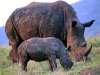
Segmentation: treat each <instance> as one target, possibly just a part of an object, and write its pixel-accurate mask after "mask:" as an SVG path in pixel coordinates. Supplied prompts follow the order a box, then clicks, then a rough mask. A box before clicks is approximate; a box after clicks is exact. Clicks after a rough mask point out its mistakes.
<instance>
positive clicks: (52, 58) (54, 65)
mask: <svg viewBox="0 0 100 75" xmlns="http://www.w3.org/2000/svg"><path fill="white" fill-rule="evenodd" d="M49 64H50V69H51V70H52V71H54V70H56V68H57V63H56V56H55V55H51V56H50V57H49Z"/></svg>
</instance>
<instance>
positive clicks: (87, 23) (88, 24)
mask: <svg viewBox="0 0 100 75" xmlns="http://www.w3.org/2000/svg"><path fill="white" fill-rule="evenodd" d="M94 21H95V20H91V21H89V22H86V23H84V24H83V26H84V27H90V26H91V25H92V24H93V23H94Z"/></svg>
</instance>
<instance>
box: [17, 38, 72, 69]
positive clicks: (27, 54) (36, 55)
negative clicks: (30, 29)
mask: <svg viewBox="0 0 100 75" xmlns="http://www.w3.org/2000/svg"><path fill="white" fill-rule="evenodd" d="M56 58H58V59H59V60H60V63H61V65H62V66H63V68H64V69H70V68H71V67H72V66H73V62H72V61H71V59H70V58H69V55H68V52H67V51H66V49H65V47H64V45H63V43H62V42H61V41H60V40H59V39H56V38H54V37H47V38H39V37H37V38H31V39H28V40H26V41H24V42H22V43H21V44H20V45H19V47H18V60H19V63H21V65H22V69H23V70H25V71H27V63H28V61H29V60H34V61H37V62H41V61H44V60H48V61H49V65H50V68H51V70H52V71H54V70H56V68H57V63H56Z"/></svg>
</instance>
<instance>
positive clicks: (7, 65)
mask: <svg viewBox="0 0 100 75" xmlns="http://www.w3.org/2000/svg"><path fill="white" fill-rule="evenodd" d="M99 41H100V40H99ZM91 42H92V44H94V45H93V49H92V52H91V54H90V55H89V57H90V58H91V60H89V61H87V62H74V66H73V67H72V69H71V70H69V71H64V70H63V68H62V67H61V65H60V63H59V61H58V60H57V63H58V68H57V70H56V71H55V72H51V71H50V70H49V66H48V62H47V61H45V62H41V63H38V62H34V61H30V62H29V63H28V67H27V68H28V72H23V71H21V70H20V67H19V65H18V64H12V63H11V61H10V60H8V59H7V56H8V54H9V51H10V48H9V47H0V75H80V71H81V70H83V69H85V68H93V69H95V68H96V67H97V66H98V65H99V66H100V42H99V43H98V42H97V43H96V42H95V41H94V43H93V41H91V40H90V39H89V43H91ZM95 44H97V45H98V46H97V45H95ZM95 75H100V69H99V72H98V74H95Z"/></svg>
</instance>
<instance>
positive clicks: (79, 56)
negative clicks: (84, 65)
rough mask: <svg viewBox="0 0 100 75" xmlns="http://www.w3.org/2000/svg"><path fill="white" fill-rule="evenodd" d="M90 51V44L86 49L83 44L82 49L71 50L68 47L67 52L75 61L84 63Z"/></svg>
mask: <svg viewBox="0 0 100 75" xmlns="http://www.w3.org/2000/svg"><path fill="white" fill-rule="evenodd" d="M91 50H92V44H91V45H90V46H89V47H87V46H86V44H84V47H83V46H82V47H79V48H72V47H71V46H68V51H69V52H70V53H71V54H72V56H74V57H75V60H76V61H81V60H84V61H86V60H87V59H88V56H89V54H90V53H91Z"/></svg>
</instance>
